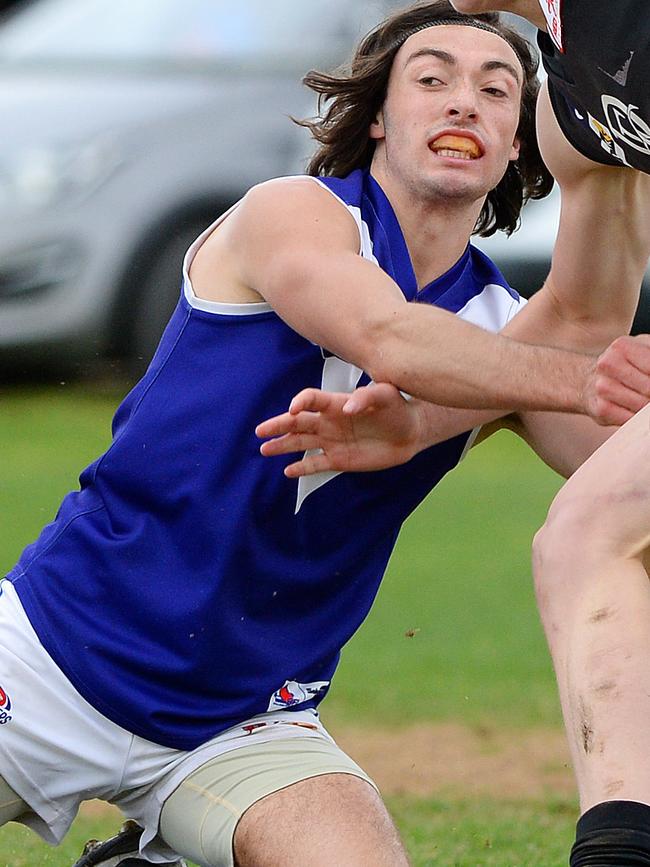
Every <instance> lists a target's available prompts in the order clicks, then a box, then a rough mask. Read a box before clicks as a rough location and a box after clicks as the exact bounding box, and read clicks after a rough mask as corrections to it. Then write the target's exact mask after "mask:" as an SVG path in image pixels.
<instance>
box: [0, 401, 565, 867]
mask: <svg viewBox="0 0 650 867" xmlns="http://www.w3.org/2000/svg"><path fill="white" fill-rule="evenodd" d="M118 399H119V389H115V390H112V391H111V390H109V393H102V392H101V391H98V390H97V389H95V388H92V387H90V386H87V387H85V388H82V387H80V386H75V387H69V386H60V387H58V388H46V389H27V390H25V389H21V390H19V389H16V390H13V391H11V390H10V391H5V393H4V394H2V395H0V403H1V406H2V423H1V425H0V454H1V455H2V473H1V474H0V495H1V496H0V570H1V569H5V570H6V569H8V568H10V566H11V565H12V564H13V562H14V561H15V559H16V558H17V556H18V554H19V552H20V550H21V549H22V547H23V546H24V545H25V544H26V543H28V542H30V541H31V540H32V539H33V538H34V537H35V536H36V534H37V533H38V531H39V530H40V528H41V526H42V525H43V524H44V523H45V522H46V521H48V520H50V519H51V518H52V517H53V515H54V513H55V510H56V507H57V505H58V502H59V501H60V499H61V497H62V495H63V494H64V493H65V492H66V491H68V490H70V489H71V488H73V487H74V486H75V485H76V479H77V476H78V474H79V472H80V470H81V469H82V468H83V467H84V466H85V464H87V463H88V462H90V461H91V460H92V459H93V458H94V457H95V456H96V455H97V454H98V453H99V452H100V451H101V450H102V449H103V448H104V447H105V446H106V445H107V444H108V442H109V439H110V428H109V425H110V418H111V416H112V413H113V410H114V407H115V404H116V402H117V400H118ZM559 484H560V481H559V479H558V478H557V477H556V476H555V475H554V474H553V473H551V472H550V471H549V470H547V469H546V468H545V467H543V466H542V465H541V463H540V462H539V461H538V460H537V459H536V458H535V457H534V456H533V455H531V454H530V453H529V451H528V449H527V448H526V447H525V446H524V445H523V444H521V443H519V442H518V441H517V440H515V438H514V437H512V436H510V435H509V434H500V435H498V436H497V437H495V438H494V439H493V441H490V442H487V443H485V444H483V445H481V446H480V447H478V448H477V449H475V450H474V451H473V453H472V454H471V455H470V456H469V457H468V459H467V460H466V461H465V462H464V464H463V465H462V466H461V467H460V468H459V469H458V470H457V471H455V472H454V473H452V474H451V475H450V476H449V477H448V478H447V479H445V480H444V482H443V483H442V484H441V485H440V486H439V487H438V488H437V489H436V491H434V493H433V495H432V496H430V497H429V498H428V500H427V501H426V502H425V503H424V504H423V505H422V506H421V507H420V509H419V510H418V511H417V512H416V513H415V514H414V515H413V516H412V517H411V519H410V520H409V521H408V523H407V525H406V527H405V528H404V531H403V533H402V536H401V539H400V543H399V545H398V547H397V549H396V551H395V554H394V556H393V558H392V561H391V564H390V568H389V573H388V575H387V578H386V580H385V582H384V585H383V587H382V590H381V592H380V595H379V597H378V599H377V602H376V604H375V606H374V608H373V611H372V612H371V614H370V617H369V618H368V620H367V622H366V623H365V624H364V626H363V627H362V628H361V630H360V631H359V633H358V634H357V635H356V636H355V638H354V639H353V640H352V642H351V643H350V645H349V646H348V647H347V648H346V649H345V651H344V654H343V659H342V663H341V667H340V670H339V673H338V675H337V678H336V681H335V685H334V688H333V690H332V694H331V696H330V697H328V699H327V700H326V702H325V703H324V707H323V716H324V718H325V721H326V723H327V722H328V721H329V722H330V723H333V724H335V725H336V724H341V723H345V722H352V721H354V722H357V723H358V722H363V721H366V722H368V723H371V722H381V724H382V725H387V724H388V725H395V726H397V725H400V724H404V723H408V722H414V721H424V720H455V721H460V722H467V723H468V724H472V725H474V724H489V725H494V724H496V725H501V724H503V725H508V726H523V727H525V726H530V725H538V724H545V725H557V724H559V711H558V703H557V699H556V693H555V686H554V681H553V675H552V671H551V666H550V662H549V659H548V654H547V651H546V647H545V644H544V639H543V635H542V632H541V629H540V626H539V623H538V618H537V614H536V611H535V605H534V598H533V592H532V585H531V575H530V541H531V538H532V535H533V533H534V531H535V530H536V529H537V527H538V526H539V525H540V524H541V523H542V521H543V520H544V515H545V513H546V509H547V507H548V504H549V503H550V500H551V498H552V496H553V494H554V492H555V491H556V490H557V488H558V487H559ZM416 630H417V631H416ZM407 632H414V634H413V635H412V637H407V635H406V633H407ZM391 806H392V807H393V809H394V811H395V813H396V815H397V817H398V821H399V824H400V827H401V829H402V831H403V833H404V834H405V837H406V839H407V840H408V841H409V847H410V851H411V852H412V853H413V856H414V863H415V864H416V865H427V864H435V865H443V864H444V865H473V867H474V865H483V864H485V865H499V867H509V865H522V867H523V865H525V867H533V865H536V864H539V865H542V864H544V865H545V867H553V865H555V864H562V863H566V852H567V847H568V841H569V837H570V831H569V826H570V825H571V823H572V821H573V808H572V807H571V806H566V805H564V806H563V805H560V806H559V807H558V805H557V804H555V805H554V804H542V805H540V804H534V803H525V802H522V803H518V804H508V803H500V802H497V803H495V802H486V801H471V802H465V801H457V800H450V801H449V802H445V803H441V802H427V801H424V800H416V799H410V800H403V799H402V800H400V799H393V800H392V801H391ZM100 825H101V827H100V829H99V830H93V829H91V828H89V827H88V820H87V819H84V820H83V821H79V822H78V823H76V825H75V828H74V832H71V835H70V838H69V840H67V841H66V843H65V847H62V848H61V849H59V850H50V849H49V848H47V847H45V846H44V845H43V844H41V843H39V842H38V841H36V838H35V837H34V836H33V835H30V834H28V833H27V832H24V831H23V830H22V829H20V828H14V827H13V826H9V827H8V828H6V829H4V830H3V831H2V832H0V867H3V865H4V864H6V865H11V867H22V865H30V867H34V865H40V864H43V865H50V864H51V865H53V867H63V865H67V867H69V865H70V864H71V863H72V862H73V861H74V858H75V857H77V855H78V852H79V850H80V841H81V839H82V838H83V839H85V838H86V837H89V836H93V835H95V834H97V836H103V835H105V834H106V833H109V834H110V833H111V832H112V831H113V830H114V828H115V822H114V821H110V820H109V822H108V824H106V822H104V823H103V824H102V823H100ZM73 833H74V834H76V835H77V837H76V838H74V837H73ZM434 841H435V844H434ZM30 847H31V848H30ZM531 847H532V848H531Z"/></svg>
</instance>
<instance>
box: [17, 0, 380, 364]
mask: <svg viewBox="0 0 650 867" xmlns="http://www.w3.org/2000/svg"><path fill="white" fill-rule="evenodd" d="M389 5H390V3H388V2H382V0H365V2H357V3H354V4H350V3H349V2H348V0H309V2H304V0H273V2H272V3H269V2H262V0H237V2H233V0H184V2H179V0H32V2H31V3H28V4H27V5H25V6H21V7H19V8H18V9H17V10H16V11H14V12H13V13H12V14H10V15H9V16H8V18H7V19H6V20H5V21H3V24H2V26H1V27H0V117H2V125H3V130H4V135H3V143H2V149H1V151H0V358H2V357H4V358H7V357H11V358H14V359H15V358H32V359H33V358H34V357H38V358H53V357H57V358H61V357H65V358H67V359H70V358H75V357H79V358H84V357H85V358H87V357H91V356H93V355H103V354H106V353H109V352H111V353H117V354H136V355H139V356H142V357H145V358H148V357H149V356H150V355H151V354H152V351H153V349H154V347H155V345H156V343H157V340H158V337H159V335H160V332H161V331H162V328H163V326H164V323H165V322H166V320H167V318H168V316H169V313H170V311H171V309H172V308H173V306H174V304H175V303H176V300H177V298H178V294H179V286H180V268H181V259H182V254H183V252H184V251H185V249H186V248H187V247H188V246H189V244H190V242H191V241H192V240H193V239H194V238H195V237H196V236H197V235H198V234H199V232H200V231H201V230H202V229H203V228H205V226H206V225H208V224H209V223H210V222H212V221H213V220H214V219H215V218H216V217H217V216H218V214H219V213H221V212H222V211H223V210H225V209H226V208H227V207H229V206H230V205H231V204H232V203H233V202H235V201H236V200H237V199H238V198H239V197H240V196H241V195H242V194H243V192H244V191H245V190H246V189H248V188H249V187H250V186H251V185H252V184H254V183H257V182H259V181H260V180H263V179H266V178H269V177H272V176H277V175H286V174H293V173H296V172H300V171H302V170H303V169H304V165H305V157H306V155H307V154H308V152H309V149H310V145H309V142H308V136H307V134H306V133H305V132H304V131H303V130H301V129H299V128H298V127H297V126H296V125H295V124H293V123H291V121H290V120H289V117H288V116H289V115H294V116H298V117H304V116H306V115H310V114H313V113H314V111H315V103H314V101H313V99H312V98H311V97H310V96H309V94H308V91H306V90H305V89H304V88H303V87H302V85H301V83H300V82H301V78H302V75H303V74H304V73H305V72H306V71H307V70H308V69H310V68H313V67H325V68H331V67H332V66H333V65H336V64H337V63H338V62H340V61H342V60H343V59H344V58H345V56H346V55H347V54H348V52H349V50H350V47H351V45H352V44H353V43H354V42H355V40H356V39H357V37H358V36H359V34H360V33H363V32H364V31H365V30H367V29H368V28H369V27H370V26H372V24H374V23H375V22H376V21H378V20H379V19H380V18H381V17H382V16H383V15H384V14H385V12H386V9H387V7H388V6H389Z"/></svg>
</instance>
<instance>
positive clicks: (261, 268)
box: [197, 179, 650, 423]
mask: <svg viewBox="0 0 650 867" xmlns="http://www.w3.org/2000/svg"><path fill="white" fill-rule="evenodd" d="M289 185H290V186H289ZM219 234H221V236H222V237H225V241H226V243H227V245H228V247H229V251H230V252H231V254H232V258H233V260H234V261H235V263H236V267H237V269H238V270H239V274H238V277H239V280H240V282H241V283H242V284H243V285H244V286H246V287H249V288H250V289H252V290H255V291H256V292H258V293H259V295H261V296H262V297H263V298H265V299H266V300H267V301H268V302H269V303H270V304H271V305H272V306H273V307H274V309H275V310H276V311H277V313H278V314H279V315H280V316H281V317H282V318H283V319H285V321H286V322H287V323H288V324H289V325H290V326H291V327H292V328H294V329H295V330H296V331H298V332H299V333H301V334H303V335H304V336H305V337H307V338H308V339H309V340H312V341H313V342H314V343H317V344H318V345H321V346H324V347H326V348H327V349H329V350H330V351H332V352H333V353H335V354H336V355H338V356H339V357H341V358H344V359H346V360H347V361H350V362H352V363H353V364H355V365H356V366H358V367H360V368H361V369H363V370H365V371H366V372H367V373H368V374H369V375H370V376H371V377H372V379H374V380H375V381H377V382H389V383H391V384H393V385H395V386H396V387H398V388H400V389H403V390H404V391H407V392H409V393H410V394H413V395H415V396H416V397H419V398H422V399H424V400H428V401H432V402H436V403H442V404H445V405H449V406H456V407H466V408H476V409H481V408H483V409H486V408H489V409H496V410H498V409H501V410H502V411H509V410H512V409H532V410H536V409H548V410H556V411H562V412H579V413H588V414H590V415H592V416H593V417H595V418H597V419H598V420H599V421H600V422H602V423H610V422H612V421H618V420H619V419H620V418H621V415H622V414H623V415H624V416H625V417H626V418H627V417H629V415H631V413H632V412H633V411H634V408H635V407H631V406H630V405H629V402H627V401H626V400H624V401H623V404H620V403H614V402H611V401H609V400H607V401H603V400H602V396H601V395H599V393H598V371H597V370H596V366H595V359H594V358H592V357H590V356H589V355H586V354H581V353H576V352H570V351H566V350H561V349H555V348H551V347H549V346H544V345H529V344H527V343H522V342H520V341H519V339H517V340H513V339H509V337H507V336H500V335H496V334H491V333H489V332H486V331H483V330H482V329H480V328H477V327H475V326H473V325H471V324H469V323H467V322H464V321H462V320H461V319H459V318H458V317H456V316H454V315H453V314H451V313H449V312H447V311H445V310H441V309H439V308H435V307H433V306H431V305H424V304H411V303H407V302H406V301H405V299H404V297H403V295H402V294H401V292H400V290H399V288H398V287H397V285H396V284H395V283H394V282H393V281H392V279H391V278H390V277H388V276H387V275H386V274H385V273H384V272H383V271H382V270H381V269H379V268H378V267H377V266H376V265H374V264H373V263H371V262H369V261H366V260H364V259H362V258H361V257H360V256H359V255H358V241H359V239H358V234H357V231H356V226H355V225H354V222H353V221H352V218H351V216H350V215H349V214H348V212H347V211H346V210H345V209H344V208H343V207H342V206H341V205H340V203H338V202H337V201H336V200H335V199H334V198H333V197H332V196H331V195H330V194H329V193H328V192H327V191H325V190H323V189H322V188H321V187H319V186H318V185H317V184H316V183H314V182H313V181H312V180H310V179H300V180H298V181H293V182H291V181H284V182H280V181H278V182H272V183H270V184H266V185H263V186H261V187H258V188H256V189H255V190H254V191H252V193H250V194H249V195H248V196H247V197H246V199H245V200H244V202H243V203H242V205H241V206H240V207H239V208H238V209H237V211H235V212H234V213H233V214H232V215H231V216H230V217H229V219H228V220H226V221H225V223H224V224H223V227H222V229H220V230H219ZM204 247H205V248H206V249H205V250H204V249H203V248H202V249H201V251H199V254H198V255H197V258H198V257H199V256H202V257H203V258H205V257H208V259H209V255H210V242H207V243H206V244H205V245H204ZM216 259H217V260H218V257H216ZM207 264H208V266H209V264H210V263H209V261H208V263H207ZM214 273H215V274H217V275H218V274H219V264H218V261H217V264H215V267H214ZM540 342H541V341H540ZM432 346H434V347H435V350H434V351H432ZM637 366H639V367H640V368H641V369H643V370H647V371H648V372H649V373H650V351H648V350H647V348H646V349H645V351H641V352H640V357H639V358H638V359H637ZM629 387H630V388H631V389H632V390H633V391H634V392H636V391H637V383H634V384H629ZM622 393H623V392H622ZM639 396H640V398H641V399H642V400H643V401H644V402H645V401H647V399H648V397H650V381H649V382H648V384H647V385H644V386H643V390H642V391H641V393H640V395H637V397H639Z"/></svg>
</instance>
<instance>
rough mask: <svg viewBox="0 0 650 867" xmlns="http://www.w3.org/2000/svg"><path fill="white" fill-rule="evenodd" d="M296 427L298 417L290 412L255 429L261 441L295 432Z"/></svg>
mask: <svg viewBox="0 0 650 867" xmlns="http://www.w3.org/2000/svg"><path fill="white" fill-rule="evenodd" d="M295 426H296V417H295V416H293V415H291V413H289V412H283V413H282V415H275V416H273V418H267V419H264V421H262V422H260V423H259V424H258V425H257V427H256V428H255V435H256V436H258V437H259V438H260V439H264V438H265V437H277V436H281V435H282V434H285V433H289V432H290V431H292V430H294V428H295Z"/></svg>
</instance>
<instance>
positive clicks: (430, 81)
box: [418, 75, 444, 87]
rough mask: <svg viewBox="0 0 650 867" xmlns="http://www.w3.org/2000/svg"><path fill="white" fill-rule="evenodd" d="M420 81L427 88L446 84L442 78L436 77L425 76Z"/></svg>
mask: <svg viewBox="0 0 650 867" xmlns="http://www.w3.org/2000/svg"><path fill="white" fill-rule="evenodd" d="M418 81H419V82H420V84H423V85H424V86H425V87H435V86H436V85H437V84H443V83H444V82H443V81H442V80H441V79H440V78H436V76H435V75H423V76H421V77H420V78H419V79H418Z"/></svg>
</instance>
